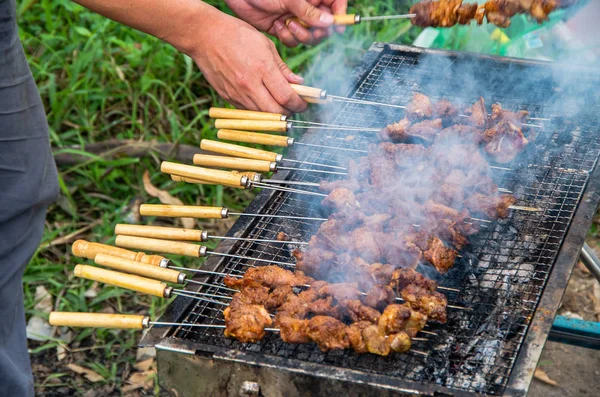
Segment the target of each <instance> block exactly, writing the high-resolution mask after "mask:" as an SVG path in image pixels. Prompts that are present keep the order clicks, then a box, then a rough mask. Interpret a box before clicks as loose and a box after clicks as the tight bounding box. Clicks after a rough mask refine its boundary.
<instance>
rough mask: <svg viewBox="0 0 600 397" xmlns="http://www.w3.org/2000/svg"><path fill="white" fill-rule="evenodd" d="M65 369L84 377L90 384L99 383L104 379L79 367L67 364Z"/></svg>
mask: <svg viewBox="0 0 600 397" xmlns="http://www.w3.org/2000/svg"><path fill="white" fill-rule="evenodd" d="M67 368H69V369H70V370H71V371H73V372H77V373H78V374H80V375H83V376H85V377H86V378H87V380H89V381H90V382H100V381H101V380H104V378H103V377H102V376H100V375H99V374H98V373H97V372H94V371H92V370H91V369H88V368H85V367H82V366H79V365H77V364H73V363H71V364H67Z"/></svg>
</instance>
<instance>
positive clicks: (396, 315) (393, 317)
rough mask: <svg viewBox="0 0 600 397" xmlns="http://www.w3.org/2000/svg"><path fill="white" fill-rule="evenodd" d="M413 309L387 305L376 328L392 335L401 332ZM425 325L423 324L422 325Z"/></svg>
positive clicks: (406, 306)
mask: <svg viewBox="0 0 600 397" xmlns="http://www.w3.org/2000/svg"><path fill="white" fill-rule="evenodd" d="M412 312H413V309H411V308H410V306H408V305H406V304H405V305H399V304H391V305H388V306H387V307H386V308H385V310H384V311H383V313H382V314H381V316H380V317H379V321H378V326H379V329H380V330H381V332H383V333H386V334H393V333H396V332H400V331H403V330H404V329H405V328H406V324H407V323H408V320H409V319H410V316H411V313H412ZM423 325H425V323H423Z"/></svg>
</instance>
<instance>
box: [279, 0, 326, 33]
mask: <svg viewBox="0 0 600 397" xmlns="http://www.w3.org/2000/svg"><path fill="white" fill-rule="evenodd" d="M286 5H287V9H288V10H289V11H290V12H291V13H292V14H294V15H295V16H297V17H298V18H300V20H302V21H304V22H306V23H308V24H309V25H310V26H313V27H317V28H326V27H328V26H331V25H332V24H333V15H331V14H330V13H328V12H326V11H323V10H321V9H319V8H318V7H316V6H314V5H313V4H311V3H310V2H308V1H305V0H288V1H287V2H286ZM290 25H291V24H290ZM298 26H300V25H299V24H298ZM300 27H301V26H300ZM292 32H293V30H292Z"/></svg>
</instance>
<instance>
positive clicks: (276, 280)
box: [223, 266, 313, 289]
mask: <svg viewBox="0 0 600 397" xmlns="http://www.w3.org/2000/svg"><path fill="white" fill-rule="evenodd" d="M312 281H313V279H312V278H310V277H306V276H301V275H298V274H294V273H292V272H290V271H289V270H285V269H282V268H280V267H279V266H261V267H253V268H250V269H248V270H247V271H246V273H245V274H244V277H243V278H234V277H231V276H227V277H225V279H224V280H223V283H224V284H225V285H227V286H228V287H229V288H234V289H241V288H243V287H246V286H255V285H262V286H265V287H270V288H276V287H279V286H282V285H290V286H293V287H295V286H299V285H304V284H310V283H311V282H312Z"/></svg>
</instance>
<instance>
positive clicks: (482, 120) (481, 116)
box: [465, 97, 488, 128]
mask: <svg viewBox="0 0 600 397" xmlns="http://www.w3.org/2000/svg"><path fill="white" fill-rule="evenodd" d="M465 114H466V115H467V116H469V121H470V122H471V124H472V125H474V126H475V127H477V128H485V127H486V126H487V123H488V113H487V110H486V108H485V101H484V99H483V97H480V98H479V100H478V101H477V102H475V103H474V104H473V106H471V107H470V108H468V109H466V110H465Z"/></svg>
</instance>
